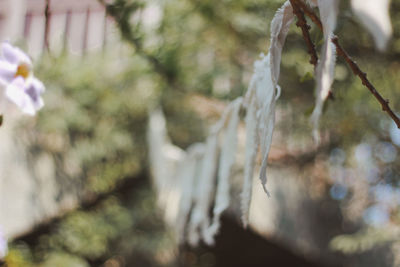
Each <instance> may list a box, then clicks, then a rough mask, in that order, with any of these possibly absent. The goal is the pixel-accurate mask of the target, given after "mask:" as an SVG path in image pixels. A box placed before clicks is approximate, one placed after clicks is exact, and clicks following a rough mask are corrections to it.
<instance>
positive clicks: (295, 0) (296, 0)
mask: <svg viewBox="0 0 400 267" xmlns="http://www.w3.org/2000/svg"><path fill="white" fill-rule="evenodd" d="M290 2H291V3H292V6H293V12H295V11H294V10H295V9H296V8H297V7H300V8H301V10H302V11H303V12H304V13H305V14H306V15H307V16H308V17H310V19H311V20H312V21H313V22H314V23H315V24H316V25H317V26H318V28H320V30H321V31H322V30H323V27H322V22H321V20H320V19H319V18H318V16H317V15H316V14H315V13H314V11H313V10H312V9H311V8H310V7H308V6H307V5H306V4H305V3H304V2H303V1H302V0H290ZM295 6H296V8H295ZM297 13H301V15H302V14H303V13H302V12H295V15H296V16H297V17H298V19H299V20H300V17H299V16H298V15H297ZM303 18H304V16H303ZM302 29H303V28H302ZM331 41H332V43H333V44H334V45H335V46H336V53H337V54H338V55H339V56H341V57H342V58H343V59H344V60H345V61H346V63H347V64H348V65H349V67H350V68H351V70H352V71H353V73H354V75H356V76H358V77H359V78H360V80H361V82H362V84H363V85H364V86H365V87H367V88H368V90H369V91H370V92H371V94H372V95H373V96H374V97H375V98H376V99H377V100H378V102H379V103H380V104H381V106H382V110H383V111H385V112H386V113H387V114H388V115H389V116H390V117H391V118H392V120H393V121H394V122H395V123H396V125H397V128H399V129H400V119H399V117H397V115H396V114H395V113H394V112H393V110H392V109H391V108H390V106H389V100H388V99H384V98H383V97H382V96H381V94H380V93H379V92H378V91H377V90H376V88H375V87H374V86H373V85H372V83H371V82H370V81H369V80H368V78H367V74H366V73H365V72H363V71H362V70H361V69H360V67H359V66H358V65H357V63H356V62H354V60H352V58H351V57H350V56H349V54H347V52H346V51H345V50H344V49H343V48H342V46H341V45H340V44H339V39H338V37H337V36H334V37H333V38H332V39H331Z"/></svg>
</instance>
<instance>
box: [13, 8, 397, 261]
mask: <svg viewBox="0 0 400 267" xmlns="http://www.w3.org/2000/svg"><path fill="white" fill-rule="evenodd" d="M347 2H348V1H342V7H341V13H340V17H339V25H338V29H337V33H338V36H339V37H340V39H341V41H342V44H343V46H344V47H345V48H346V50H348V51H349V53H350V54H351V55H352V56H353V57H354V58H355V59H356V60H357V62H358V63H359V65H360V66H362V69H363V70H364V71H365V72H367V73H368V77H369V78H370V80H371V81H372V82H373V84H374V85H375V86H376V87H377V88H378V89H379V91H380V92H381V93H382V94H383V95H384V96H385V97H386V98H388V99H390V101H391V105H392V107H393V109H394V110H400V102H399V101H398V97H397V96H398V84H399V82H400V81H399V79H400V78H399V77H400V76H399V75H398V72H399V68H400V65H399V63H398V59H399V58H400V39H399V32H400V31H399V30H398V29H399V27H400V15H399V11H400V2H399V1H397V0H395V1H392V8H391V13H392V14H391V15H392V22H393V26H394V36H393V40H392V42H391V43H390V46H389V49H388V51H387V53H385V54H381V53H378V52H376V51H375V49H374V46H373V42H372V40H371V37H370V36H369V35H368V34H367V33H366V32H365V31H364V30H363V29H362V28H360V26H359V24H358V23H357V21H356V20H355V18H354V17H353V16H352V14H351V11H350V9H349V6H348V3H347ZM281 3H282V1H278V0H268V1H266V0H220V1H211V0H202V1H195V0H168V1H156V0H153V1H136V0H115V1H113V2H112V3H111V4H109V5H108V6H107V10H108V13H109V15H110V16H112V17H113V18H115V20H116V23H117V26H118V29H119V30H120V33H121V37H122V39H123V40H124V41H125V44H126V45H125V46H124V49H123V50H122V52H121V51H112V49H108V50H107V51H104V52H103V53H101V54H96V55H87V56H86V57H85V58H83V59H76V58H71V57H69V56H68V55H63V56H61V57H57V58H54V57H53V56H51V54H50V55H44V56H43V58H42V59H41V61H40V62H39V63H38V64H37V67H36V68H37V69H36V75H37V76H38V77H40V79H41V80H43V81H44V83H45V84H46V87H47V91H46V94H45V102H46V106H45V108H44V109H43V110H42V111H41V112H40V113H39V115H38V117H37V121H36V125H35V128H36V129H37V130H35V131H34V132H30V133H24V134H25V136H26V141H27V142H28V143H29V147H30V157H31V158H32V160H33V159H34V158H35V157H36V156H37V155H38V154H40V153H43V152H45V153H47V154H49V155H51V156H52V157H53V158H54V159H56V160H55V162H56V164H57V175H58V177H59V178H58V182H59V186H60V197H61V195H62V194H63V191H64V190H65V191H70V190H76V192H77V194H79V196H80V199H81V200H82V206H81V207H80V208H78V209H77V210H75V211H72V212H69V213H67V214H65V215H62V216H61V217H59V218H57V219H56V220H54V221H53V222H51V223H50V224H49V225H46V226H45V227H44V228H43V229H39V230H37V229H36V230H34V231H33V232H32V233H31V234H28V235H27V236H24V237H21V238H19V239H17V240H15V241H12V242H11V244H10V253H9V255H8V256H7V258H6V265H7V266H90V265H91V266H100V265H104V266H176V265H178V263H179V264H182V261H180V259H181V258H180V256H182V255H181V252H180V251H179V249H178V248H176V247H175V246H174V240H173V237H172V234H171V233H170V232H169V231H168V229H166V227H165V226H164V225H163V222H162V218H161V215H160V211H158V210H157V207H156V205H155V196H154V192H153V191H152V189H151V186H150V182H149V178H148V162H147V151H146V140H145V131H146V123H147V112H148V110H149V109H151V108H153V107H155V106H157V105H159V104H160V105H161V106H162V107H163V109H164V111H165V113H166V116H167V120H168V130H169V134H170V136H171V138H172V140H173V142H174V144H176V145H178V146H180V147H182V148H186V147H187V146H188V145H190V144H192V143H193V142H196V141H201V140H203V139H204V137H205V133H206V125H207V123H208V122H210V121H213V120H215V118H217V117H218V115H219V114H216V113H215V112H208V111H207V110H202V109H201V107H202V106H201V105H200V104H198V103H197V102H196V99H197V98H196V97H198V96H204V97H206V98H207V99H208V101H210V102H212V101H215V99H217V100H219V101H228V100H231V99H234V98H236V97H237V96H239V95H242V94H243V93H244V92H245V91H246V88H247V85H248V82H249V79H250V76H251V73H252V68H253V62H254V60H256V59H257V57H258V54H259V53H260V52H264V53H265V52H267V51H266V49H267V47H268V29H269V22H270V21H271V19H272V16H273V14H274V13H275V10H276V9H277V8H278V7H279V6H280V5H281ZM152 4H156V5H158V6H159V7H160V8H161V9H162V12H163V16H162V17H161V20H160V22H159V25H157V27H155V28H153V29H148V28H146V27H145V25H144V24H143V23H142V20H141V19H131V18H132V16H133V15H135V17H137V14H141V13H140V12H141V11H142V10H143V9H145V8H146V7H147V6H149V5H152ZM143 19H144V18H143ZM312 38H313V40H314V41H315V43H316V44H319V45H320V44H321V39H322V35H321V33H320V32H319V30H318V29H316V28H315V27H313V29H312ZM306 51H307V50H306V47H305V45H304V42H303V40H302V38H301V34H300V32H299V29H297V28H296V27H295V26H293V27H292V28H291V31H290V33H289V35H288V39H287V44H286V46H285V48H284V51H283V57H282V71H281V80H280V84H281V87H282V96H281V98H280V101H279V105H280V109H281V110H283V111H284V114H285V116H284V119H283V120H279V123H278V128H279V133H280V134H281V136H280V137H279V140H285V139H286V140H293V142H290V143H289V142H287V143H286V144H284V145H285V146H286V148H288V149H289V148H290V149H294V150H295V149H296V148H303V149H304V147H310V146H309V144H310V143H311V142H312V140H311V131H310V126H309V123H308V119H309V115H310V112H311V110H312V108H313V105H314V96H313V89H314V81H313V79H312V72H313V67H312V65H310V64H309V63H308V61H309V56H308V54H307V53H306ZM336 76H337V77H336V78H337V79H336V81H335V83H334V85H333V88H334V96H335V100H333V101H328V102H327V103H326V108H325V112H324V114H323V118H322V125H321V128H322V130H321V131H322V133H323V136H324V137H325V140H328V141H327V143H328V146H327V147H328V148H327V149H322V150H321V151H318V156H319V157H322V158H324V159H325V160H326V162H328V163H327V164H328V165H329V166H331V167H332V166H334V167H335V166H336V167H337V166H339V165H340V168H342V169H344V170H348V171H349V170H351V169H357V168H360V167H359V166H358V165H357V164H355V162H357V159H356V158H355V157H354V156H352V155H353V154H354V153H355V152H354V151H357V147H358V148H359V149H360V145H363V147H367V148H368V149H367V150H366V151H369V153H370V154H369V155H370V160H371V162H373V166H375V167H376V168H375V169H376V175H375V176H374V177H372V178H371V179H369V180H368V185H369V191H368V192H367V194H368V196H369V201H368V203H367V204H366V205H365V206H362V209H363V210H365V212H366V213H363V214H364V215H363V216H362V217H361V218H359V219H358V220H357V222H356V224H357V225H362V226H363V230H362V231H361V232H359V233H356V234H355V235H345V236H341V237H339V238H336V239H335V240H334V241H333V242H332V248H333V249H337V250H340V251H342V252H343V253H361V252H365V251H369V250H371V249H373V248H374V247H375V245H382V244H388V242H389V243H390V242H392V243H393V242H394V241H395V240H393V236H391V235H390V234H389V235H388V234H385V232H384V229H385V228H384V227H383V228H382V227H380V226H382V225H383V226H384V225H387V223H390V224H391V225H398V224H399V223H400V222H399V214H400V213H399V209H398V205H397V204H396V205H393V207H392V206H391V207H390V209H389V208H387V206H385V205H386V204H385V203H383V204H382V202H384V201H382V199H381V198H379V194H376V190H383V189H382V188H384V190H387V191H383V193H382V194H385V192H388V191H390V192H391V194H393V195H394V196H397V194H399V193H398V186H399V181H400V176H399V173H400V172H399V168H400V166H399V163H398V162H399V161H398V160H397V154H398V149H399V147H398V146H397V145H399V144H396V145H394V144H393V143H392V141H393V140H394V139H393V138H394V137H393V131H392V132H391V131H390V129H391V127H392V124H391V121H390V120H389V118H388V117H387V116H386V115H385V114H384V113H383V112H381V108H380V105H379V104H378V103H377V101H376V100H375V99H374V98H373V97H372V96H371V95H370V93H369V92H368V91H367V89H366V88H364V87H363V86H362V84H361V83H360V82H359V80H358V78H356V77H354V76H353V75H352V74H351V72H350V70H349V68H347V66H346V65H345V63H344V62H343V61H342V60H340V59H339V60H338V66H337V69H336ZM218 103H220V102H218ZM199 110H200V111H199ZM21 131H22V132H23V130H22V129H21ZM391 134H392V137H391ZM385 149H386V150H385ZM309 150H311V149H310V148H309ZM388 154H390V155H394V158H393V157H392V158H390V159H387V157H385V155H388ZM338 155H339V156H338ZM314 160H315V158H312V161H314ZM338 162H339V164H338ZM71 166H72V167H71ZM73 166H75V168H73ZM312 166H314V165H312ZM357 166H358V167H357ZM325 170H326V172H329V168H326V169H325ZM305 173H307V171H305ZM325 176H326V177H328V178H327V179H325V180H324V181H323V183H324V186H325V187H326V188H327V190H326V191H323V192H322V193H321V194H325V195H328V196H329V197H331V198H333V199H335V200H336V201H338V202H339V205H343V206H346V205H348V202H349V201H351V199H352V196H353V195H354V192H353V191H352V190H353V189H352V188H351V187H349V186H348V185H347V182H346V181H347V180H346V179H344V181H343V179H342V180H341V181H339V182H338V181H337V180H335V179H334V178H332V177H330V174H329V173H328V174H326V175H324V177H325ZM331 176H332V175H331ZM356 178H357V179H364V180H365V179H366V178H365V177H361V176H357V177H356ZM310 179H312V178H310ZM315 190H319V189H315ZM335 190H336V191H335ZM371 207H372V208H376V210H377V211H378V212H379V208H381V210H380V211H381V212H385V213H384V214H383V215H382V214H381V215H380V216H379V214H378V215H371V216H370V215H368V214H370V213H371V210H370V208H371ZM368 212H369V213H368ZM343 216H346V215H343ZM350 217H351V216H350ZM382 218H386V220H385V221H383V222H380V223H376V220H377V219H378V221H379V220H381V219H382ZM348 219H349V220H351V218H348ZM382 229H383V230H382ZM392 243H390V244H392ZM365 244H367V245H365ZM196 253H197V254H196ZM205 253H206V252H204V251H197V252H195V253H194V254H193V255H194V258H195V260H186V261H184V264H183V266H189V265H190V266H213V264H214V263H213V261H212V260H209V257H208V258H207V257H202V255H205ZM207 255H208V254H207ZM380 261H381V263H382V265H381V266H385V265H383V264H387V266H390V265H391V264H392V262H393V261H392V259H390V260H388V259H386V258H381V259H380ZM113 264H114V265H113Z"/></svg>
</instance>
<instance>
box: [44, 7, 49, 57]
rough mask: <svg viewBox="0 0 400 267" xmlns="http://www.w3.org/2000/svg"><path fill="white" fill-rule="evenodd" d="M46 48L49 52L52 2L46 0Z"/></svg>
mask: <svg viewBox="0 0 400 267" xmlns="http://www.w3.org/2000/svg"><path fill="white" fill-rule="evenodd" d="M44 19H45V22H44V48H45V49H46V50H47V52H49V50H50V46H49V32H50V0H46V8H45V10H44Z"/></svg>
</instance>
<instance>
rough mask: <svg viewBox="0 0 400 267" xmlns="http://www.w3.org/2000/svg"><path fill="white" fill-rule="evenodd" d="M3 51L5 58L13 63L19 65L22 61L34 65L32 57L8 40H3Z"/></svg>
mask: <svg viewBox="0 0 400 267" xmlns="http://www.w3.org/2000/svg"><path fill="white" fill-rule="evenodd" d="M2 53H3V57H4V59H5V60H6V61H8V62H9V63H11V64H16V65H19V64H21V63H26V64H28V65H29V66H31V65H32V61H31V59H30V58H29V57H28V56H27V55H26V54H25V53H24V52H23V51H22V50H21V49H19V48H17V47H14V46H12V45H11V44H9V43H8V42H3V44H2Z"/></svg>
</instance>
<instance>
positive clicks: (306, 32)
mask: <svg viewBox="0 0 400 267" xmlns="http://www.w3.org/2000/svg"><path fill="white" fill-rule="evenodd" d="M290 3H291V5H292V7H293V13H294V14H295V15H296V17H297V23H296V25H297V27H299V28H301V31H302V33H303V38H304V40H305V41H306V44H307V47H308V53H309V54H310V56H311V59H310V63H311V64H313V65H314V67H315V68H316V67H317V63H318V56H317V52H316V51H315V46H314V43H313V42H312V41H311V37H310V29H311V27H310V26H309V25H308V24H307V21H306V19H305V17H304V13H303V12H302V11H301V9H300V8H299V6H298V5H297V1H295V0H290Z"/></svg>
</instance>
